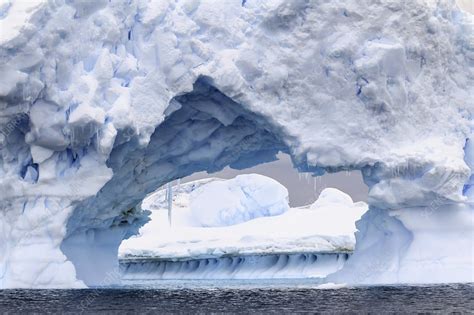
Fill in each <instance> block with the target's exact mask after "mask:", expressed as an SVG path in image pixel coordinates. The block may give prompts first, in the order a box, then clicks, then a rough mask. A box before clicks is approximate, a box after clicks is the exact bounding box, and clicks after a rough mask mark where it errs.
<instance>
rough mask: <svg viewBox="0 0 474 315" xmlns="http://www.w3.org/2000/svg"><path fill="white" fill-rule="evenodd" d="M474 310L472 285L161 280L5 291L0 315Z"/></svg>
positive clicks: (442, 311) (470, 311) (463, 311)
mask: <svg viewBox="0 0 474 315" xmlns="http://www.w3.org/2000/svg"><path fill="white" fill-rule="evenodd" d="M24 312H35V313H71V314H78V313H84V314H90V313H114V314H115V313H128V314H138V313H159V312H161V313H196V312H201V313H212V312H217V313H222V312H233V313H237V312H239V313H242V312H245V313H249V312H255V313H262V312H265V313H267V312H273V313H293V312H321V313H347V312H349V313H355V312H357V313H359V312H365V313H367V312H370V313H374V314H380V313H420V312H425V313H426V312H430V313H433V312H436V313H447V312H457V313H473V312H474V284H465V285H459V284H456V285H439V286H377V287H375V286H374V287H347V288H339V289H320V288H317V286H316V285H314V284H313V285H312V284H311V282H310V281H305V280H303V281H301V280H298V281H288V280H284V281H258V282H255V281H254V282H252V281H250V282H249V281H160V283H146V282H144V283H141V284H133V285H129V286H126V287H121V288H113V289H84V290H3V291H0V313H12V314H16V313H24Z"/></svg>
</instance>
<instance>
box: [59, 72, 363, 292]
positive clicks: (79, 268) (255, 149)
mask: <svg viewBox="0 0 474 315" xmlns="http://www.w3.org/2000/svg"><path fill="white" fill-rule="evenodd" d="M212 83H213V82H212V80H211V79H208V78H205V77H201V78H199V79H198V80H197V81H196V82H195V84H194V87H193V90H192V91H190V92H188V93H185V94H182V95H178V96H176V97H175V98H173V99H172V100H171V101H170V103H169V106H168V107H167V108H166V110H165V113H164V114H165V119H164V121H163V122H162V123H161V124H160V125H159V126H158V127H157V128H156V129H155V131H154V133H153V135H152V136H151V138H150V141H149V143H148V145H147V146H146V147H143V146H141V145H140V144H139V143H138V140H137V139H135V138H127V132H126V131H120V132H119V133H118V134H117V138H116V145H115V147H114V149H113V152H112V153H111V154H110V158H109V160H108V161H107V165H108V167H110V168H112V169H113V172H114V177H113V178H112V179H111V180H110V181H109V182H108V183H107V184H106V185H105V186H104V187H103V188H102V189H101V191H100V192H99V193H98V194H97V195H96V196H94V197H93V198H90V199H88V200H86V201H84V202H82V203H81V204H80V205H78V206H77V207H76V208H75V211H74V213H73V214H72V217H71V218H70V219H69V223H68V231H69V235H68V237H67V238H66V239H65V240H64V241H63V243H62V245H61V249H62V251H63V253H64V254H65V255H66V256H67V258H68V260H70V261H71V262H73V264H74V266H75V269H76V274H77V278H78V279H80V280H83V281H84V282H85V283H86V284H87V285H98V284H99V285H101V284H103V283H104V280H103V276H104V274H107V273H109V271H110V270H115V268H117V267H118V264H117V257H118V248H119V246H120V244H121V242H122V240H123V239H126V238H128V237H130V236H131V235H133V234H136V233H137V232H138V228H139V227H140V226H141V225H142V224H143V219H144V218H143V214H142V213H140V211H138V213H137V212H135V210H134V209H137V208H139V207H136V206H137V205H138V204H140V203H141V202H142V200H143V199H144V198H145V197H146V196H147V195H148V194H150V193H153V192H154V191H155V190H156V189H157V188H159V187H163V186H164V185H165V184H166V183H169V182H173V181H176V180H177V179H183V178H186V177H187V176H194V177H190V178H188V179H193V178H194V179H195V178H196V177H199V176H203V173H202V172H206V173H207V174H210V175H207V174H206V175H205V176H216V175H217V176H221V177H224V178H225V177H233V176H235V175H237V174H241V173H243V172H247V173H249V172H252V173H261V174H263V175H267V176H270V177H273V178H275V179H276V180H277V181H279V182H282V184H283V185H286V186H288V187H289V188H290V199H292V200H290V202H291V206H292V207H297V206H301V205H304V204H309V203H311V202H312V201H314V200H315V199H316V198H317V194H318V193H319V192H320V190H322V189H323V188H324V186H333V187H337V188H342V190H347V189H346V188H347V187H348V186H347V185H348V183H350V182H351V181H352V182H355V183H357V185H355V187H359V188H358V189H360V192H359V195H358V196H362V197H354V196H357V195H352V194H351V195H352V197H353V198H354V199H355V200H363V199H364V196H365V195H364V188H365V185H364V184H362V181H361V176H360V174H357V173H346V172H339V173H337V174H333V175H325V176H323V177H321V176H318V177H316V178H312V177H311V176H306V175H299V174H300V173H301V172H306V173H307V174H311V173H312V174H315V175H322V174H323V173H324V172H323V171H322V170H321V169H311V168H308V166H307V165H303V164H306V163H304V162H302V161H298V162H297V163H296V162H295V161H293V159H292V158H290V156H291V153H292V152H291V150H290V146H291V145H294V144H295V141H297V140H296V139H293V138H291V136H289V135H288V134H287V133H286V132H285V130H282V129H281V128H280V127H278V124H276V123H274V122H272V121H271V120H270V119H268V117H265V116H264V115H262V114H260V113H256V112H254V111H251V110H249V109H247V108H246V106H245V104H240V103H237V102H235V101H234V100H232V99H231V98H230V97H228V96H226V95H225V94H223V93H221V92H220V91H219V90H218V89H217V88H215V87H214V86H213V84H212ZM117 142H118V144H117ZM290 160H291V162H290ZM258 165H260V166H258ZM292 165H298V166H299V167H298V169H293V167H292ZM300 166H302V167H300ZM255 167H256V168H255ZM272 168H273V169H274V170H278V169H280V171H281V170H283V171H282V172H281V173H279V171H276V172H273V173H272V171H271V170H270V173H267V172H268V171H269V169H272ZM200 172H201V173H200ZM285 172H286V174H285ZM193 174H194V175H193ZM299 176H301V178H300V177H299ZM291 178H293V182H294V184H291V180H290V179H291ZM336 183H339V185H338V184H336ZM298 185H301V186H300V187H297V186H298ZM315 187H316V192H315ZM118 188H120V189H121V190H120V191H121V193H120V194H117V189H118ZM365 189H366V188H365ZM302 192H303V196H301V195H300V196H298V193H300V194H301V193H302ZM304 192H305V193H304ZM305 194H306V196H304V195H305ZM103 209H108V211H107V214H108V215H110V217H109V220H104V221H100V220H99V221H97V220H94V218H96V217H99V216H100V214H102V213H103V212H104V210H103ZM91 222H97V225H96V226H94V224H95V223H91ZM104 222H106V223H104ZM91 255H92V256H94V257H96V259H95V261H94V262H92V261H91V260H90V259H88V257H90V256H91Z"/></svg>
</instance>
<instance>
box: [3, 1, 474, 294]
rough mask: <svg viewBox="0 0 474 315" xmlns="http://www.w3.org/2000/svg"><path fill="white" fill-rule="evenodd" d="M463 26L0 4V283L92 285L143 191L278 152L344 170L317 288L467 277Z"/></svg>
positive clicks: (247, 7)
mask: <svg viewBox="0 0 474 315" xmlns="http://www.w3.org/2000/svg"><path fill="white" fill-rule="evenodd" d="M471 21H472V15H470V14H468V13H465V12H462V11H460V10H459V9H458V8H457V7H456V6H455V5H454V3H453V2H452V1H436V4H434V3H432V2H431V1H422V0H415V1H392V0H381V1H375V0H363V1H330V2H328V1H318V0H314V1H311V0H295V1H284V0H263V1H255V0H247V1H240V0H239V1H237V0H225V1H217V0H215V1H211V0H208V1H204V0H201V1H199V0H187V1H186V0H184V1H180V2H178V3H176V2H175V1H165V0H163V1H150V2H148V1H141V0H136V1H134V0H130V1H127V2H126V1H120V2H115V1H114V2H109V1H105V0H98V1H85V2H83V1H61V0H58V1H48V2H46V1H31V2H30V1H9V0H6V1H5V0H4V1H2V2H0V78H1V80H0V131H1V133H0V150H1V151H0V240H1V241H0V287H2V288H6V287H80V286H85V285H104V283H106V281H108V280H107V279H109V277H107V276H106V275H107V274H108V273H110V272H114V270H117V268H118V262H117V259H116V256H117V255H116V254H117V249H118V246H119V245H120V242H121V240H122V239H125V238H127V237H129V236H131V235H133V234H135V233H136V232H137V230H138V228H139V227H140V226H141V225H143V223H144V222H146V220H147V215H148V214H147V213H146V212H144V211H142V210H141V209H140V207H138V206H137V204H138V203H139V202H140V201H141V200H142V199H143V198H144V197H145V195H146V194H148V193H150V192H152V191H154V190H155V189H156V188H158V187H160V186H161V185H163V184H165V183H167V182H169V181H170V180H173V179H176V178H180V177H183V176H187V175H189V174H192V173H194V172H197V171H203V170H206V171H209V172H213V171H217V170H220V169H222V168H223V167H225V166H227V165H230V166H232V167H235V168H244V167H247V166H251V165H255V164H258V163H262V162H265V161H269V160H271V159H272V158H274V156H275V154H276V153H278V152H280V151H281V152H286V153H289V154H290V155H291V156H292V158H293V161H294V164H295V166H296V167H298V168H299V169H300V170H301V171H302V172H311V173H313V174H316V175H317V174H322V173H323V172H325V171H330V172H335V171H339V170H349V169H360V170H362V172H363V176H364V180H365V182H366V183H367V185H368V186H369V199H368V200H369V204H370V209H369V211H368V212H367V213H366V214H365V216H364V217H363V218H362V220H361V221H360V222H359V233H358V234H357V245H356V252H355V254H354V256H353V257H351V258H350V260H349V262H348V264H347V268H344V269H343V270H342V271H340V273H339V274H337V275H335V277H336V278H337V281H343V282H357V283H387V282H390V283H394V282H401V281H403V282H404V281H409V282H446V281H473V279H472V277H473V274H472V264H473V253H472V251H473V246H472V233H473V224H474V223H473V194H474V193H473V188H472V184H473V177H472V173H473V172H472V170H473V169H474V166H473V164H474V158H473V156H474V154H473V152H472V151H473V145H472V130H473V120H472V117H473V101H472V95H473V94H474V93H473V92H474V91H473V89H474V84H473V63H474V60H473V59H474V46H473V45H474V44H473V43H474V41H473V40H472V36H473V35H472V24H470V22H471ZM446 242H447V243H449V246H446ZM420 261H422V262H424V263H426V264H425V265H426V268H425V267H420V266H421V265H420ZM368 262H372V263H373V264H374V266H372V265H370V264H368ZM418 268H421V269H423V272H417V271H418V270H417V269H418ZM367 270H370V273H368V272H367ZM451 271H453V272H451ZM433 274H436V277H434V276H433Z"/></svg>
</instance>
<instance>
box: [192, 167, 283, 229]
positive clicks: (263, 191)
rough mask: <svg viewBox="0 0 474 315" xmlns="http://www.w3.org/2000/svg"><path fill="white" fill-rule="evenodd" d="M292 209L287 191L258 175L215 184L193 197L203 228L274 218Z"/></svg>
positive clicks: (209, 184) (196, 220) (275, 182)
mask: <svg viewBox="0 0 474 315" xmlns="http://www.w3.org/2000/svg"><path fill="white" fill-rule="evenodd" d="M289 208H290V206H289V205H288V190H287V189H286V188H285V187H284V186H283V185H281V184H280V183H279V182H277V181H276V180H274V179H272V178H269V177H266V176H262V175H258V174H246V175H239V176H237V177H235V178H234V179H230V180H226V181H213V182H210V183H208V184H205V185H203V186H201V187H199V188H198V189H196V190H194V191H193V192H192V193H191V196H190V209H191V213H192V215H193V217H194V219H195V222H196V224H197V225H198V226H204V227H210V226H214V227H216V226H228V225H233V224H238V223H242V222H246V221H249V220H252V219H255V218H258V217H268V216H274V215H278V214H282V213H284V212H286V211H288V209H289Z"/></svg>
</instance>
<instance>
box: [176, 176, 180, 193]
mask: <svg viewBox="0 0 474 315" xmlns="http://www.w3.org/2000/svg"><path fill="white" fill-rule="evenodd" d="M180 188H181V178H178V180H177V181H176V191H177V192H179V190H180Z"/></svg>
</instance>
